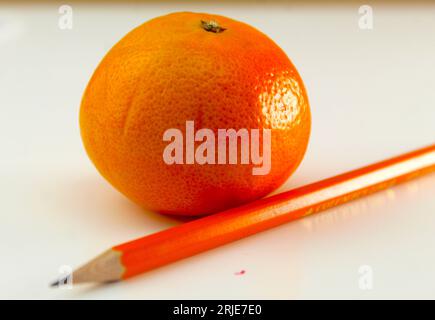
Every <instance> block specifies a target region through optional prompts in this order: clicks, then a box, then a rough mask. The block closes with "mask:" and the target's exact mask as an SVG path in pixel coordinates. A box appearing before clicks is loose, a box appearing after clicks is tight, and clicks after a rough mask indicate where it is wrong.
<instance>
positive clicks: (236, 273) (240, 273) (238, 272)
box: [234, 270, 246, 276]
mask: <svg viewBox="0 0 435 320" xmlns="http://www.w3.org/2000/svg"><path fill="white" fill-rule="evenodd" d="M245 273H246V271H245V270H240V271H237V272H235V273H234V274H235V275H236V276H241V275H244V274H245Z"/></svg>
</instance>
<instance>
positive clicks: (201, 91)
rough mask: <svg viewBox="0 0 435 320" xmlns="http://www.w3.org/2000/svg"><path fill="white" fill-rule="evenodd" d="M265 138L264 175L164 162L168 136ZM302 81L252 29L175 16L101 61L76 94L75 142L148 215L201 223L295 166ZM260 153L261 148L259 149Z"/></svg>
mask: <svg viewBox="0 0 435 320" xmlns="http://www.w3.org/2000/svg"><path fill="white" fill-rule="evenodd" d="M186 121H194V122H195V128H196V129H199V128H210V129H212V130H213V131H214V132H217V130H218V129H228V128H234V129H235V130H239V129H241V128H247V129H254V128H258V129H270V130H271V150H272V151H271V170H270V172H269V173H268V174H266V175H253V174H252V168H253V167H255V165H254V164H251V163H250V164H241V163H240V162H237V164H216V165H212V164H205V165H201V164H198V163H194V164H173V165H168V164H166V163H165V162H164V159H163V156H162V155H163V151H164V149H165V147H166V146H167V145H168V142H167V141H164V140H163V134H164V132H165V131H166V130H167V129H170V128H176V129H180V130H181V131H182V132H184V131H185V126H186ZM310 121H311V120H310V110H309V105H308V98H307V94H306V91H305V88H304V85H303V82H302V79H301V77H300V76H299V74H298V72H297V71H296V69H295V67H294V66H293V64H292V63H291V62H290V60H289V58H288V57H287V56H286V54H285V53H284V52H283V51H282V50H281V49H280V48H279V47H278V46H277V45H276V44H275V43H274V42H273V41H272V40H271V39H269V38H268V37H267V36H266V35H264V34H263V33H261V32H260V31H258V30H256V29H254V28H253V27H251V26H249V25H247V24H245V23H242V22H238V21H235V20H232V19H229V18H226V17H223V16H218V15H211V14H205V13H190V12H180V13H173V14H169V15H166V16H162V17H158V18H155V19H152V20H150V21H148V22H146V23H144V24H142V25H141V26H139V27H137V28H136V29H134V30H132V31H131V32H130V33H128V34H127V35H126V36H125V37H124V38H123V39H121V40H120V41H119V42H118V43H117V44H116V45H115V46H114V47H113V48H112V49H111V50H110V51H109V52H108V53H107V55H106V56H105V57H104V59H103V60H102V61H101V63H100V64H99V66H98V68H97V69H96V70H95V72H94V74H93V76H92V78H91V80H90V82H89V84H88V86H87V88H86V91H85V93H84V96H83V99H82V104H81V110H80V127H81V135H82V139H83V142H84V145H85V148H86V150H87V153H88V155H89V157H90V158H91V160H92V161H93V163H94V164H95V166H96V167H97V169H98V170H99V171H100V173H101V174H102V175H103V176H104V177H105V178H106V179H107V180H108V181H109V182H110V183H111V184H112V185H113V186H114V187H115V188H117V189H118V190H119V191H120V192H122V193H123V194H125V195H126V196H127V197H128V198H130V199H131V200H133V201H135V202H136V203H138V204H139V205H141V206H143V207H145V208H147V209H149V210H153V211H157V212H160V213H165V214H176V215H203V214H210V213H214V212H217V211H221V210H224V209H227V208H229V207H234V206H237V205H240V204H243V203H246V202H248V201H252V200H254V199H257V198H260V197H263V196H265V195H267V194H268V193H270V192H271V191H273V190H274V189H275V188H277V187H278V186H280V185H281V184H282V183H283V182H284V181H285V180H286V179H287V178H288V177H289V176H290V174H291V173H292V172H293V171H294V170H295V169H296V167H297V166H298V165H299V163H300V162H301V160H302V158H303V156H304V153H305V150H306V147H307V143H308V139H309V134H310V123H311V122H310ZM260 150H261V149H260Z"/></svg>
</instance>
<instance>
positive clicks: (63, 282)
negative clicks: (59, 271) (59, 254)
mask: <svg viewBox="0 0 435 320" xmlns="http://www.w3.org/2000/svg"><path fill="white" fill-rule="evenodd" d="M67 281H68V278H63V279H60V280H56V281H53V282H52V283H50V288H54V287H59V286H61V285H63V284H65V283H67Z"/></svg>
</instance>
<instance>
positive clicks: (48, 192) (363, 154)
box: [0, 2, 435, 299]
mask: <svg viewBox="0 0 435 320" xmlns="http://www.w3.org/2000/svg"><path fill="white" fill-rule="evenodd" d="M29 3H30V2H29ZM29 3H27V4H20V5H13V4H10V5H8V4H1V5H0V148H1V149H0V150H1V153H0V195H1V201H0V252H1V258H0V298H57V299H65V298H67V299H69V298H74V299H76V298H80V299H89V298H97V299H99V298H131V299H164V298H169V299H172V298H179V299H189V298H217V299H219V298H229V299H232V298H260V299H261V298H279V299H281V298H358V299H359V298H435V273H434V270H435V250H434V249H435V197H434V195H435V176H434V175H430V176H427V177H425V178H422V179H419V180H415V181H413V182H410V183H407V184H404V185H402V186H399V187H396V188H393V189H391V190H388V191H384V192H381V193H379V194H376V195H373V196H370V197H367V198H364V199H361V200H358V201H355V202H353V203H350V204H347V205H343V206H341V207H339V208H335V209H331V210H328V211H326V212H324V213H321V214H319V215H316V216H312V217H310V218H307V219H304V220H300V221H297V222H295V223H291V224H288V225H285V226H282V227H279V228H276V229H273V230H270V231H267V232H264V233H262V234H258V235H255V236H252V237H250V238H247V239H244V240H241V241H239V242H237V243H233V244H230V245H227V246H225V247H221V248H218V249H216V250H213V251H210V252H207V253H204V254H201V255H198V256H196V257H193V258H190V259H186V260H184V261H180V262H178V263H175V264H172V265H170V266H167V267H164V268H161V269H159V270H156V271H153V272H149V273H148V274H144V275H142V276H138V277H136V278H132V279H131V280H129V281H126V282H123V283H117V284H112V285H99V286H95V285H84V286H77V287H75V288H74V289H72V290H55V289H49V288H48V283H49V282H50V280H52V279H54V278H56V277H57V276H58V270H59V268H60V267H61V266H62V265H70V266H72V267H76V266H78V265H80V264H82V263H84V262H86V261H87V260H88V259H90V258H92V257H93V256H95V255H96V254H98V253H100V252H102V251H104V250H105V249H107V248H109V247H111V246H113V245H115V244H118V243H122V242H125V241H127V240H130V239H134V238H136V237H140V236H143V235H145V234H149V233H152V232H155V231H158V230H162V229H165V228H168V227H170V226H172V225H175V224H177V223H180V222H179V221H176V220H173V219H171V218H167V217H164V216H160V215H158V214H154V213H150V212H145V211H144V210H143V209H141V208H139V207H137V206H136V205H134V204H132V203H131V202H130V201H128V200H127V199H126V198H124V197H123V196H122V195H120V194H119V193H118V192H117V191H115V190H114V189H113V188H112V187H111V186H109V185H108V183H106V181H104V180H103V178H101V177H100V176H99V174H98V173H97V171H96V170H95V168H94V167H93V166H92V164H91V162H90V161H89V160H88V158H87V156H86V154H85V152H84V149H83V147H82V144H81V140H80V135H79V127H78V111H79V104H80V99H81V95H82V92H83V90H84V88H85V86H86V84H87V81H88V80H89V78H90V76H91V74H92V72H93V70H94V68H95V67H96V65H97V64H98V62H99V61H100V59H101V58H102V57H103V55H104V54H105V52H106V51H107V50H109V49H110V47H111V46H112V45H113V44H114V43H116V42H117V41H118V40H119V39H120V38H121V37H122V36H123V35H124V34H126V33H127V32H128V31H129V30H131V29H132V28H134V27H135V26H137V25H139V24H141V23H142V22H144V21H146V20H148V19H150V18H152V17H155V16H159V15H162V14H165V13H169V12H174V11H181V10H186V11H199V12H200V11H204V12H209V13H218V14H223V15H227V16H229V17H232V18H235V19H237V20H241V21H245V22H247V23H250V24H251V25H253V26H255V27H257V28H259V29H260V30H262V31H263V32H265V33H266V34H268V35H269V36H270V37H271V38H272V39H274V40H275V41H276V42H277V43H278V44H279V45H280V46H281V47H282V48H283V49H284V50H285V51H286V52H287V53H288V55H289V57H290V58H291V60H292V61H293V62H294V64H295V65H296V67H297V68H298V70H299V72H300V73H301V75H302V77H303V79H304V81H305V84H306V87H307V90H308V94H309V97H310V102H311V108H312V115H313V130H312V136H311V141H310V145H309V149H308V152H307V154H306V157H305V159H304V161H303V163H302V165H301V166H300V168H299V169H298V171H297V173H296V174H295V175H293V176H292V177H291V178H290V180H289V181H288V182H287V183H286V185H285V186H283V187H282V188H280V190H286V189H290V188H293V187H296V186H300V185H303V184H306V183H309V182H313V181H316V180H320V179H323V178H326V177H329V176H332V175H335V174H338V173H341V172H344V171H347V170H350V169H354V168H357V167H360V166H363V165H366V164H369V163H372V162H375V161H379V160H382V159H384V158H387V157H390V156H393V155H397V154H399V153H402V152H406V151H409V150H412V149H416V148H419V147H422V146H425V145H428V144H431V143H434V141H435V139H434V138H435V42H434V39H435V19H434V16H435V6H434V5H432V6H431V5H429V4H427V5H425V4H415V5H410V6H405V5H399V6H398V5H396V6H394V5H392V6H388V5H373V10H374V11H373V13H374V28H373V30H360V29H359V28H358V19H359V17H360V15H359V14H358V8H359V6H360V5H362V4H363V3H358V2H355V3H353V4H348V5H345V6H340V5H335V6H324V7H322V6H321V3H318V4H313V5H302V4H285V3H280V2H278V3H274V4H269V5H265V4H247V3H246V4H244V3H243V2H241V3H236V4H231V3H230V2H226V3H225V4H223V5H211V4H201V3H199V2H198V3H190V4H184V5H183V4H178V3H176V2H173V3H167V4H163V3H156V4H152V3H148V4H129V5H124V6H122V5H116V4H111V5H108V4H104V5H98V3H96V4H94V5H86V4H72V8H73V29H72V30H61V29H59V27H58V19H59V16H60V15H59V13H58V8H59V6H60V5H61V3H56V2H53V3H46V4H44V5H40V6H31V5H30V4H29ZM280 190H278V191H280ZM364 265H368V266H370V267H371V269H372V272H373V288H372V289H371V290H362V289H361V288H360V287H359V281H360V280H361V279H360V277H361V274H359V268H360V267H361V266H364ZM240 270H245V271H246V273H245V274H244V275H235V273H236V272H238V271H240Z"/></svg>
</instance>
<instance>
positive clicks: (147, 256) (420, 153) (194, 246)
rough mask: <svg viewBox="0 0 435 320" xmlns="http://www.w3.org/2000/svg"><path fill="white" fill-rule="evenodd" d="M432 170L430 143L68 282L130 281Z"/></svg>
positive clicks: (149, 239)
mask: <svg viewBox="0 0 435 320" xmlns="http://www.w3.org/2000/svg"><path fill="white" fill-rule="evenodd" d="M432 171H435V144H434V145H431V146H429V147H426V148H422V149H419V150H416V151H413V152H410V153H407V154H404V155H401V156H398V157H395V158H392V159H389V160H385V161H382V162H379V163H375V164H373V165H369V166H367V167H364V168H361V169H357V170H354V171H350V172H347V173H344V174H341V175H338V176H335V177H333V178H329V179H326V180H322V181H320V182H316V183H313V184H310V185H307V186H304V187H301V188H298V189H294V190H290V191H288V192H284V193H281V194H278V195H275V196H271V197H269V198H265V199H261V200H258V201H254V202H252V203H250V204H247V205H244V206H241V207H238V208H233V209H230V210H226V211H224V212H221V213H217V214H214V215H210V216H207V217H205V218H200V219H198V220H194V221H192V222H188V223H185V224H182V225H179V226H176V227H173V228H169V229H167V230H164V231H161V232H158V233H155V234H151V235H149V236H145V237H143V238H140V239H137V240H133V241H130V242H127V243H124V244H121V245H117V246H115V247H113V248H111V249H109V250H108V251H106V252H105V253H103V254H102V255H100V256H98V257H97V258H95V259H94V260H92V261H90V262H89V263H87V264H86V265H84V266H83V267H81V268H79V269H77V270H76V271H74V272H73V274H72V282H73V283H83V282H109V281H117V280H123V279H126V278H130V277H132V276H134V275H137V274H139V273H142V272H145V271H148V270H151V269H154V268H157V267H160V266H163V265H165V264H168V263H171V262H174V261H177V260H180V259H183V258H186V257H189V256H192V255H195V254H197V253H200V252H203V251H206V250H209V249H212V248H215V247H218V246H221V245H223V244H226V243H229V242H232V241H235V240H238V239H241V238H244V237H247V236H249V235H252V234H255V233H258V232H261V231H264V230H267V229H270V228H272V227H275V226H278V225H281V224H283V223H286V222H289V221H292V220H295V219H299V218H301V217H305V216H308V215H310V214H313V213H316V212H319V211H321V210H325V209H328V208H330V207H333V206H337V205H339V204H342V203H345V202H348V201H351V200H354V199H356V198H359V197H362V196H364V195H367V194H370V193H373V192H376V191H379V190H382V189H386V188H389V187H391V186H393V185H396V184H398V183H401V182H404V181H407V180H410V179H413V178H416V177H418V176H421V175H423V174H426V173H429V172H432ZM67 280H68V278H64V279H60V280H58V281H56V282H55V283H53V284H52V285H53V286H56V285H59V284H62V283H66V282H67Z"/></svg>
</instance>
